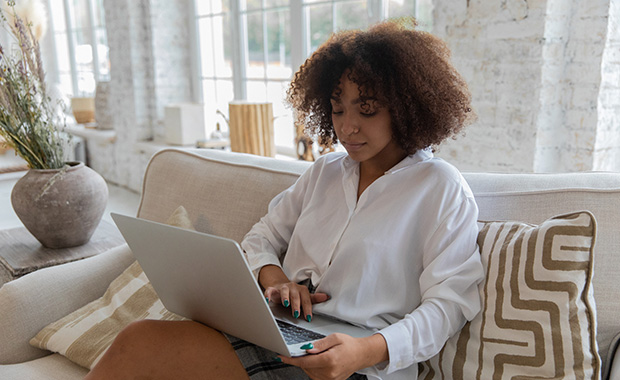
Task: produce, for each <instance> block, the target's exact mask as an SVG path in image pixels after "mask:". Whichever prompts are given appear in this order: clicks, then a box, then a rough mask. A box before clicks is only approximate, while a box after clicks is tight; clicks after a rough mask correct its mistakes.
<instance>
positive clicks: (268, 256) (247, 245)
mask: <svg viewBox="0 0 620 380" xmlns="http://www.w3.org/2000/svg"><path fill="white" fill-rule="evenodd" d="M311 172H312V167H311V168H310V169H308V170H307V171H306V172H305V173H304V174H302V175H301V177H300V178H299V179H298V180H297V182H295V184H293V185H292V186H291V187H289V188H288V189H286V190H284V191H283V192H281V193H280V194H278V195H276V196H275V197H274V198H273V199H272V200H271V202H270V203H269V208H268V211H267V214H266V215H265V216H263V217H262V218H261V219H260V221H259V222H258V223H256V224H255V225H254V226H253V227H252V229H250V231H249V232H248V233H247V234H246V235H245V237H244V238H243V241H242V242H241V248H243V251H244V252H245V255H246V258H247V260H248V264H249V266H250V269H251V270H252V273H253V274H254V277H256V279H257V280H258V274H259V272H260V269H261V268H262V267H264V266H265V265H277V266H279V267H282V265H281V257H282V255H283V254H284V253H285V252H286V249H287V247H288V243H289V241H290V239H291V235H292V233H293V230H294V228H295V225H296V223H297V219H298V218H299V215H300V214H301V210H302V208H303V202H304V196H305V193H306V188H307V186H308V184H309V182H310V180H309V177H310V176H311Z"/></svg>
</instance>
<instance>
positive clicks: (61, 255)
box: [0, 220, 125, 287]
mask: <svg viewBox="0 0 620 380" xmlns="http://www.w3.org/2000/svg"><path fill="white" fill-rule="evenodd" d="M124 243H125V239H124V238H123V236H122V235H121V233H120V232H119V231H118V229H117V228H116V226H114V225H113V224H111V223H109V222H106V221H105V220H102V221H101V223H100V224H99V227H97V229H96V230H95V232H94V234H93V236H92V237H91V239H90V241H89V242H88V243H86V244H84V245H81V246H78V247H72V248H61V249H50V248H45V247H44V246H42V245H41V243H39V241H38V240H37V239H35V238H34V236H32V235H31V234H30V232H28V230H27V229H26V228H25V227H18V228H12V229H8V230H3V231H0V287H1V286H2V285H3V284H4V283H6V282H9V281H11V280H14V279H16V278H18V277H21V276H23V275H25V274H28V273H30V272H33V271H35V270H37V269H41V268H47V267H51V266H53V265H59V264H64V263H68V262H70V261H76V260H81V259H84V258H87V257H90V256H94V255H96V254H99V253H101V252H104V251H107V250H108V249H110V248H113V247H116V246H119V245H121V244H124Z"/></svg>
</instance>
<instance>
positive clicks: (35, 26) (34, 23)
mask: <svg viewBox="0 0 620 380" xmlns="http://www.w3.org/2000/svg"><path fill="white" fill-rule="evenodd" d="M14 9H15V13H16V14H17V15H18V16H19V17H20V18H21V19H22V20H24V21H25V22H26V23H27V24H31V27H32V33H33V34H34V36H35V38H36V39H37V40H39V41H40V40H41V38H43V36H44V35H45V33H46V32H47V12H46V9H45V5H44V4H43V2H42V1H41V0H17V1H15V8H14ZM2 10H3V11H4V14H5V15H6V16H7V18H8V21H9V22H10V23H11V24H13V23H14V20H13V13H12V11H9V6H8V5H7V2H6V1H2Z"/></svg>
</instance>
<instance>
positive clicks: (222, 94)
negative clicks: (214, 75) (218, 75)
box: [215, 80, 235, 115]
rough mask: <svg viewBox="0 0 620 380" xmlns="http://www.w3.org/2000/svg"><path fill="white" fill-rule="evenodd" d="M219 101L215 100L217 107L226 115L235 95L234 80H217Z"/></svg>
mask: <svg viewBox="0 0 620 380" xmlns="http://www.w3.org/2000/svg"><path fill="white" fill-rule="evenodd" d="M215 85H216V95H217V101H216V102H215V105H216V107H217V108H216V109H218V110H220V111H221V112H222V113H224V114H225V115H228V103H229V102H231V101H232V100H233V99H234V97H235V95H234V92H233V82H232V80H218V81H216V82H215Z"/></svg>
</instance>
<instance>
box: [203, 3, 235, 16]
mask: <svg viewBox="0 0 620 380" xmlns="http://www.w3.org/2000/svg"><path fill="white" fill-rule="evenodd" d="M229 2H230V0H195V3H196V15H198V16H205V15H213V14H220V13H222V12H228V11H230V4H229Z"/></svg>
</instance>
